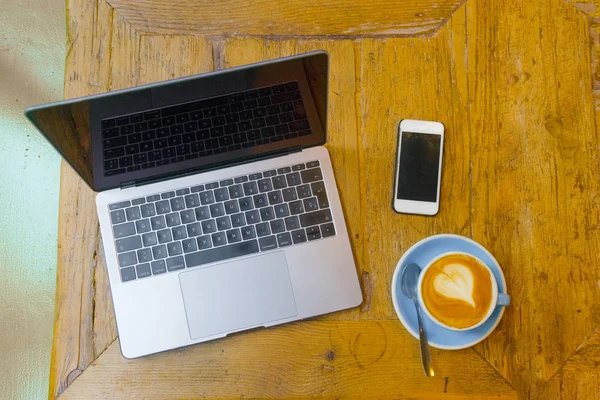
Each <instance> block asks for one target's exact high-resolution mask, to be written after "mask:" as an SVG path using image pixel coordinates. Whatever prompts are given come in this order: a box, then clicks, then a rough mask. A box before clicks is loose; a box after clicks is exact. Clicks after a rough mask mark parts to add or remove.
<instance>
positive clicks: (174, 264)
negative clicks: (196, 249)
mask: <svg viewBox="0 0 600 400" xmlns="http://www.w3.org/2000/svg"><path fill="white" fill-rule="evenodd" d="M184 268H185V263H184V261H183V257H182V256H177V257H170V258H167V269H168V270H169V272H171V271H177V270H179V269H184Z"/></svg>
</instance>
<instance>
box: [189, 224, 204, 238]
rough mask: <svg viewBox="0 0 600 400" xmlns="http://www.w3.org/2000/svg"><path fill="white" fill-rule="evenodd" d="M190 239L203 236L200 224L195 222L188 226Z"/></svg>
mask: <svg viewBox="0 0 600 400" xmlns="http://www.w3.org/2000/svg"><path fill="white" fill-rule="evenodd" d="M186 229H187V235H188V237H194V236H198V235H201V234H202V228H201V227H200V223H199V222H194V223H191V224H188V225H186Z"/></svg>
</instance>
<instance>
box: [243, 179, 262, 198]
mask: <svg viewBox="0 0 600 400" xmlns="http://www.w3.org/2000/svg"><path fill="white" fill-rule="evenodd" d="M250 179H252V177H250ZM243 186H244V194H245V195H246V196H251V195H254V194H257V193H258V186H257V185H256V182H254V181H251V182H246V183H244V184H243Z"/></svg>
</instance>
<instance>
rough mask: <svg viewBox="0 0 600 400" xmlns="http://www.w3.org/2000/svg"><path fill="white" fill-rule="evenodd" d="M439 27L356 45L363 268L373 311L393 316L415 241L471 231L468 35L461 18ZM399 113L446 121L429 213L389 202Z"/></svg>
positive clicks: (377, 314)
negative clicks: (401, 271)
mask: <svg viewBox="0 0 600 400" xmlns="http://www.w3.org/2000/svg"><path fill="white" fill-rule="evenodd" d="M455 15H456V14H455ZM463 18H464V17H463ZM453 19H454V18H453ZM463 26H464V24H463ZM461 29H462V32H461ZM442 32H443V33H442ZM440 33H441V34H442V36H436V38H432V39H412V38H411V39H387V40H386V41H383V42H382V41H378V40H374V39H365V40H364V41H362V47H361V49H360V51H361V55H360V58H361V59H362V60H363V64H362V70H361V71H360V75H359V79H360V82H361V86H360V89H361V110H360V115H361V118H360V123H361V137H360V140H361V143H360V144H361V150H360V154H361V166H362V167H361V180H362V184H363V185H364V196H365V203H366V204H367V205H368V207H367V208H366V210H365V217H364V218H365V221H367V223H368V228H367V226H366V227H365V230H366V229H368V230H369V231H368V236H367V237H366V239H365V240H366V243H365V270H366V271H367V272H368V274H369V277H370V278H369V279H370V285H371V286H372V291H371V293H372V297H371V299H370V310H371V311H370V316H375V317H377V318H389V319H394V318H397V317H396V314H395V312H394V309H393V307H392V306H391V299H390V290H391V280H392V275H393V272H394V269H395V267H396V263H397V261H398V259H399V258H400V257H401V256H402V254H403V253H404V252H405V251H406V250H407V249H408V248H409V247H410V246H411V245H412V244H414V243H416V242H417V241H419V240H421V239H423V238H425V237H427V236H429V235H432V234H437V233H458V234H463V235H469V201H470V200H469V192H470V186H469V157H470V148H469V133H468V124H465V123H464V121H465V119H466V118H467V116H466V109H465V104H466V93H467V86H466V76H465V69H464V67H463V65H462V64H463V63H464V61H463V60H464V57H465V53H464V52H465V48H464V46H465V40H464V38H465V33H464V27H463V28H461V25H460V24H459V23H457V24H456V25H454V26H453V30H447V31H446V27H444V28H442V30H441V31H440ZM452 42H454V44H453V43H452ZM404 118H411V119H426V120H439V121H443V122H444V124H445V125H446V141H445V149H444V157H445V160H444V168H443V172H442V174H443V175H442V181H443V186H442V191H441V203H440V204H441V209H440V212H439V213H438V215H436V216H434V217H423V216H415V215H401V214H396V213H395V212H394V211H393V210H392V207H391V200H392V196H393V194H392V192H393V189H392V187H393V178H394V162H395V149H396V147H397V135H398V133H397V128H398V124H399V122H400V120H402V119H404ZM367 249H368V250H367Z"/></svg>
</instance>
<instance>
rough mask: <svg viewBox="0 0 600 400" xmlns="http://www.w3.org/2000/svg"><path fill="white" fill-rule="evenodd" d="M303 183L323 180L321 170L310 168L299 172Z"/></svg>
mask: <svg viewBox="0 0 600 400" xmlns="http://www.w3.org/2000/svg"><path fill="white" fill-rule="evenodd" d="M300 174H301V176H302V182H303V183H311V182H315V181H322V180H323V173H322V172H321V168H311V169H307V170H304V171H302V172H300Z"/></svg>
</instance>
